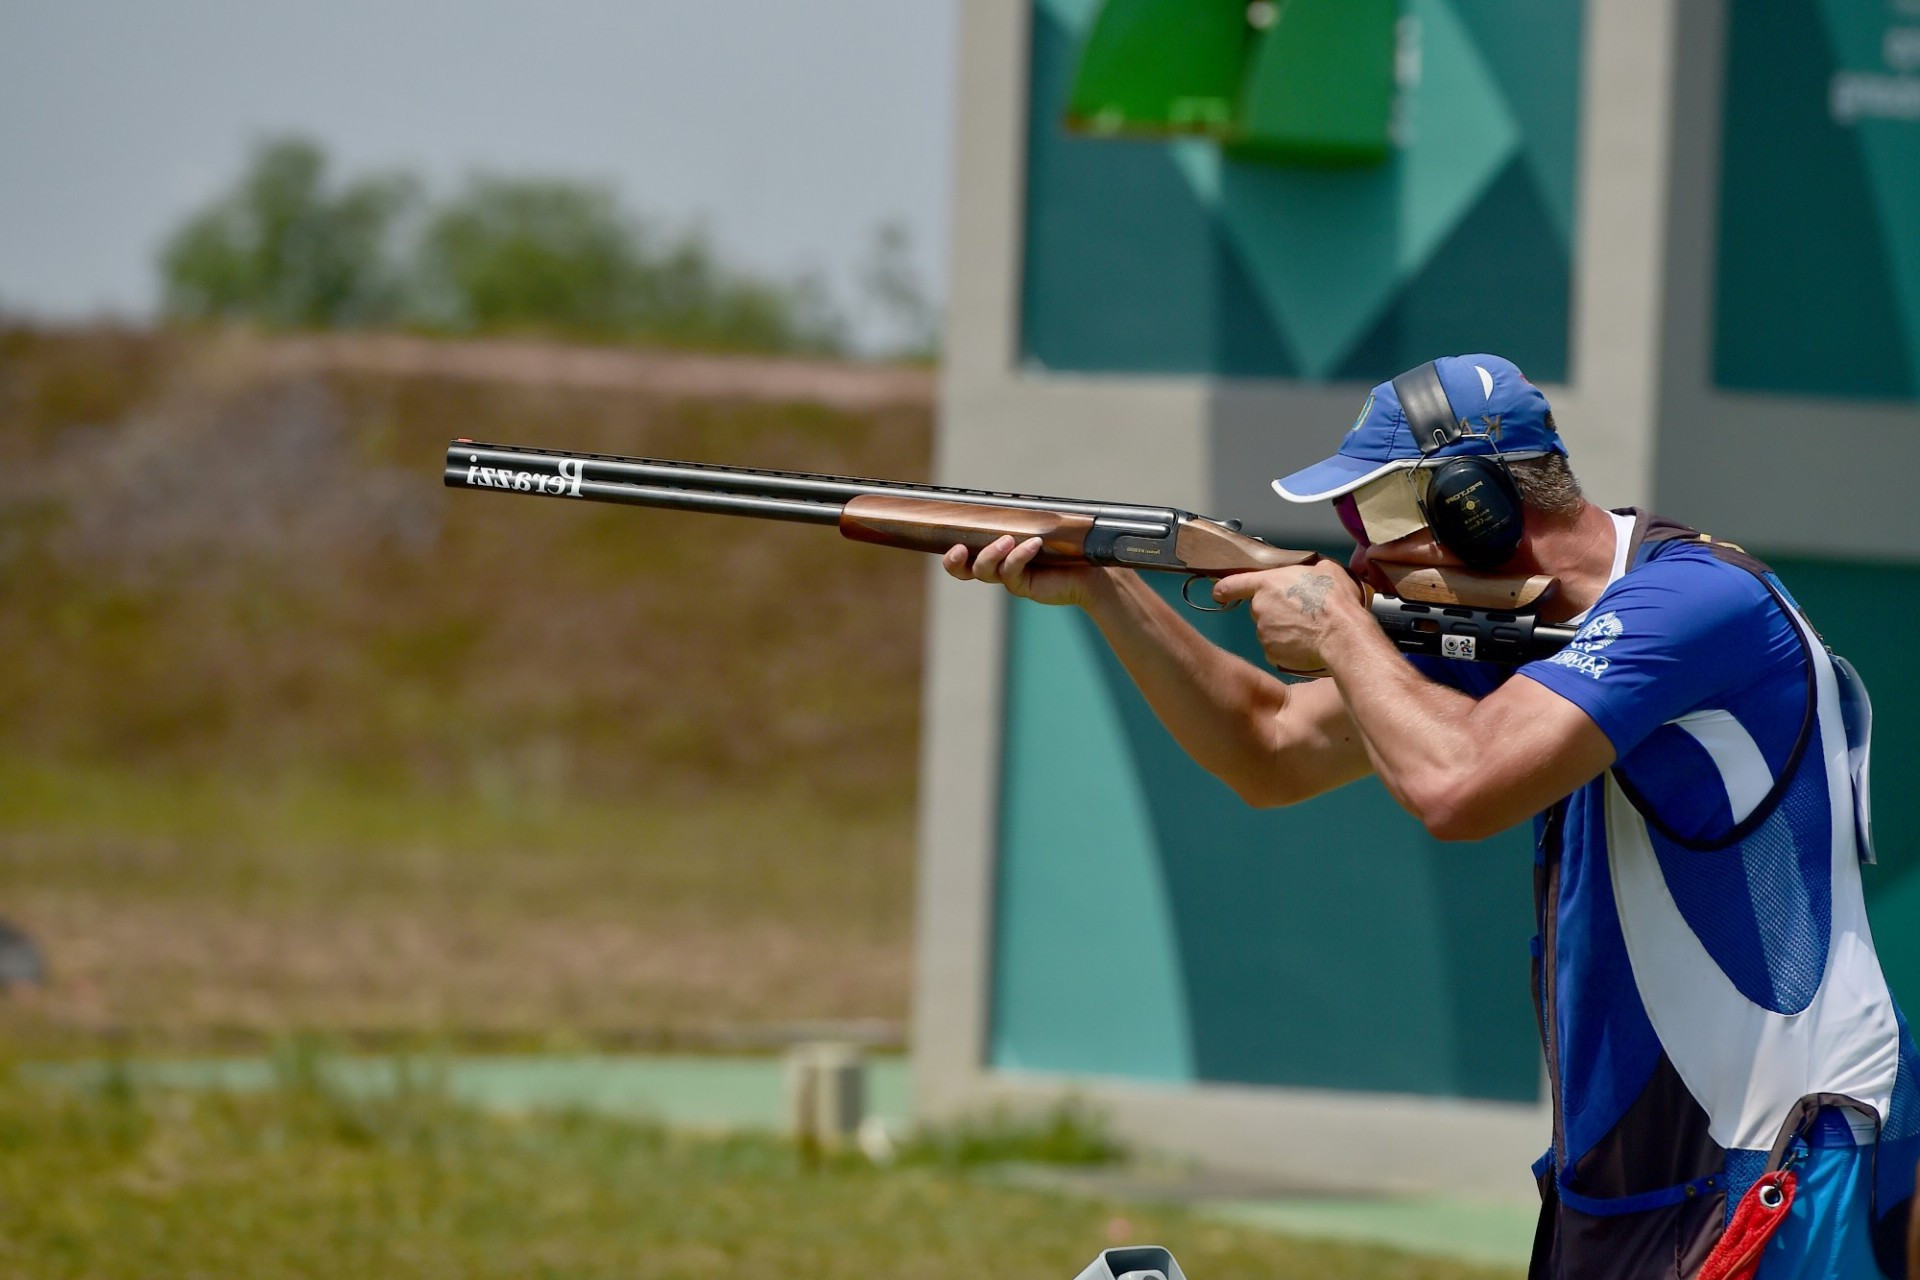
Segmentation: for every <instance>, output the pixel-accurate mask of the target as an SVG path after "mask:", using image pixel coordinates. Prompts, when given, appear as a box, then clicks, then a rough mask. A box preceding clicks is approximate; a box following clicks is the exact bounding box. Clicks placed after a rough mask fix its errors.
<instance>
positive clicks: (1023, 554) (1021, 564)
mask: <svg viewBox="0 0 1920 1280" xmlns="http://www.w3.org/2000/svg"><path fill="white" fill-rule="evenodd" d="M1041 545H1042V543H1041V541H1040V539H1038V538H1028V539H1027V540H1026V541H1025V542H1023V543H1021V544H1020V545H1019V546H1017V547H1015V548H1014V549H1013V550H1011V551H1009V552H1007V558H1006V559H1005V560H1003V561H1001V563H1000V577H1001V579H1002V580H1003V581H1004V580H1006V579H1008V578H1025V577H1026V576H1027V570H1028V569H1030V568H1032V567H1033V562H1034V561H1035V560H1036V559H1037V558H1039V555H1040V548H1041Z"/></svg>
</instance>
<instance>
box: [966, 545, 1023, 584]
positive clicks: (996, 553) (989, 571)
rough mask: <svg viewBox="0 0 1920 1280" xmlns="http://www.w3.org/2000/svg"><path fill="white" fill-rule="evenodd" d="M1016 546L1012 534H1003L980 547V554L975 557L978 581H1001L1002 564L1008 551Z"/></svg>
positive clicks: (975, 575)
mask: <svg viewBox="0 0 1920 1280" xmlns="http://www.w3.org/2000/svg"><path fill="white" fill-rule="evenodd" d="M1013 548H1014V541H1013V535H1012V534H1003V535H1001V536H1000V537H998V538H995V539H994V540H993V541H992V542H989V543H988V544H987V545H986V546H984V547H982V548H980V554H979V555H977V556H975V557H974V558H973V577H974V580H975V581H976V582H999V581H1000V580H1001V564H1002V563H1003V562H1004V561H1005V560H1006V558H1007V553H1008V552H1010V551H1012V550H1013Z"/></svg>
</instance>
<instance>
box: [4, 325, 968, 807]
mask: <svg viewBox="0 0 1920 1280" xmlns="http://www.w3.org/2000/svg"><path fill="white" fill-rule="evenodd" d="M930 403H931V385H930V378H929V375H928V374H926V373H925V372H922V371H917V370H900V369H891V368H875V369H867V368H861V367H858V366H845V365H841V366H835V365H819V364H806V363H802V362H795V361H775V360H761V359H738V360H735V359H729V358H724V357H713V356H698V355H671V354H659V353H628V352H622V351H618V350H613V349H591V348H589V349H579V348H567V347H559V346H548V345H542V344H537V343H532V342H485V343H473V344H449V343H437V342H429V341H424V340H416V339H410V338H404V337H400V338H359V339H332V338H329V339H286V340H280V341H263V340H250V339H242V338H231V337H230V338H225V339H191V338H185V337H179V336H155V335H137V334H114V333H95V334H68V335H41V334H31V333H19V332H16V333H13V334H10V335H7V336H6V337H4V338H0V581H4V582H6V583H7V590H8V596H9V607H8V609H7V610H6V611H5V617H4V618H3V619H0V669H4V670H7V671H10V672H11V673H13V677H14V678H12V679H9V680H8V681H7V682H6V688H7V692H6V693H4V694H0V714H4V715H5V717H6V720H7V723H8V725H9V729H10V732H9V739H10V741H9V744H8V745H9V747H10V748H11V749H13V750H22V749H24V750H28V751H33V752H42V753H46V752H50V753H54V754H58V755H70V754H77V755H80V756H84V757H107V758H111V759H114V760H116V761H120V762H125V763H137V764H140V765H142V766H153V767H165V766H181V765H193V766H196V767H198V766H218V767H222V768H232V769H238V770H259V769H263V768H264V769H272V768H280V767H287V766H295V765H297V766H299V767H301V768H317V769H322V770H328V769H335V768H338V769H345V770H349V771H351V772H353V773H355V774H364V773H366V772H368V771H390V772H392V773H393V774H395V775H396V776H404V777H406V778H408V779H409V780H412V781H416V782H420V783H427V784H432V785H436V786H459V785H462V784H463V782H464V781H466V780H470V779H471V778H472V777H473V776H474V775H475V773H476V771H482V772H485V771H493V772H498V771H499V770H500V769H502V768H506V769H509V770H511V769H513V768H515V767H518V766H516V765H515V764H514V762H515V761H518V760H521V759H522V758H523V757H524V758H525V759H529V760H531V759H537V760H538V761H540V762H541V763H540V764H539V765H538V766H537V767H538V769H540V770H544V771H546V772H547V773H548V774H558V775H560V778H559V779H558V780H563V781H564V783H565V785H566V786H568V787H570V788H585V789H587V790H589V791H591V792H595V793H599V794H612V793H618V794H630V793H631V791H632V789H633V787H634V786H635V785H636V783H637V781H638V780H640V779H643V778H648V779H654V780H665V781H669V782H672V783H674V784H684V785H694V784H725V785H731V784H732V783H734V782H737V781H739V780H741V779H742V778H744V777H749V776H751V777H752V778H753V779H754V780H755V782H756V785H769V784H770V785H780V784H782V783H793V784H796V785H800V786H804V787H807V788H815V787H819V788H824V789H826V790H827V791H829V792H832V793H834V794H844V795H845V796H846V797H847V798H849V799H853V798H855V797H857V796H858V795H860V794H861V793H864V792H875V793H886V794H890V795H895V796H897V795H898V794H899V790H900V788H901V787H903V786H905V785H908V781H909V770H908V765H909V763H910V761H911V758H912V755H913V735H914V726H913V717H914V708H915V698H916V689H917V681H918V664H919V659H920V646H919V634H920V625H921V618H920V614H921V594H922V588H921V576H920V575H921V573H922V572H923V569H924V565H923V563H922V562H921V561H920V560H919V559H918V558H917V557H913V556H906V555H901V554H900V553H897V552H892V553H890V552H886V551H880V550H875V549H873V548H868V547H863V546H857V545H854V544H849V543H845V542H843V541H841V540H839V539H837V538H835V537H834V536H833V535H832V534H831V533H830V532H827V531H824V530H820V529H814V528H797V527H790V526H785V525H781V524H775V523H768V522H760V521H741V520H728V519H723V518H710V517H704V516H690V515H680V514H673V513H667V512H653V511H636V510H632V509H628V508H618V507H600V506H586V505H584V504H583V505H580V506H572V505H568V506H561V505H560V504H555V503H545V502H535V501H525V500H510V499H507V498H504V497H497V496H492V495H483V494H471V493H459V492H450V491H447V490H445V489H443V488H442V487H441V485H440V483H439V472H440V469H441V457H442V454H443V451H444V449H445V447H446V443H447V441H448V440H449V439H450V438H452V437H455V436H468V437H472V438H476V439H483V440H499V441H505V442H513V443H526V444H536V445H551V446H554V447H559V448H574V449H585V450H595V451H604V452H617V453H631V454H645V455H649V456H657V457H679V458H688V459H695V460H702V461H713V462H722V463H728V464H735V465H745V466H760V467H776V468H783V469H792V470H802V471H828V472H835V473H838V474H853V475H863V474H866V475H882V476H891V477H898V478H903V479H917V478H923V477H924V475H925V473H926V469H927V466H928V456H929V437H930V419H931V408H930ZM556 780H557V779H556V778H554V777H548V778H546V779H544V781H545V782H548V783H551V782H554V781H556Z"/></svg>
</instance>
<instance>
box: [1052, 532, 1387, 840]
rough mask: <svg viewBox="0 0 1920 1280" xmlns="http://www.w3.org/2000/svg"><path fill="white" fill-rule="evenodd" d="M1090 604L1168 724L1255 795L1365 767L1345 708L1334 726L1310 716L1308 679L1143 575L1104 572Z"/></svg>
mask: <svg viewBox="0 0 1920 1280" xmlns="http://www.w3.org/2000/svg"><path fill="white" fill-rule="evenodd" d="M1085 607H1086V610H1087V612H1088V614H1089V615H1090V616H1091V617H1092V618H1093V620H1094V623H1095V625H1096V626H1098V627H1099V628H1100V632H1101V634H1102V635H1103V636H1104V637H1105V638H1106V641H1107V643H1108V645H1109V646H1111V648H1112V649H1113V651H1114V654H1115V656H1116V657H1118V658H1119V659H1120V663H1121V665H1122V666H1124V667H1125V668H1126V670H1127V674H1128V675H1129V676H1131V677H1132V678H1133V682H1134V684H1135V685H1136V686H1137V687H1138V688H1139V689H1140V692H1141V694H1142V695H1143V696H1144V697H1145V698H1146V700H1147V703H1148V705H1149V706H1151V707H1152V708H1153V711H1154V714H1155V715H1156V716H1158V717H1159V719H1160V722H1161V723H1162V724H1163V725H1165V726H1166V728H1167V730H1168V732H1170V733H1171V734H1173V736H1174V738H1175V740H1176V741H1178V742H1179V743H1180V745H1181V747H1182V748H1183V749H1185V751H1186V752H1187V754H1188V755H1190V756H1192V757H1193V759H1194V760H1195V761H1196V762H1197V763H1199V765H1200V766H1201V767H1202V768H1204V769H1206V770H1207V771H1208V772H1209V773H1212V774H1213V775H1215V776H1216V777H1218V778H1220V779H1221V780H1222V781H1224V782H1226V783H1227V784H1228V785H1229V786H1231V787H1232V788H1233V789H1234V790H1235V791H1236V792H1237V793H1239V794H1240V795H1241V796H1242V797H1243V798H1245V799H1246V800H1247V801H1248V802H1249V803H1253V804H1262V805H1267V804H1281V803H1290V802H1292V801H1294V800H1298V799H1304V798H1306V797H1307V796H1310V795H1315V794H1318V793H1319V792H1321V791H1325V790H1328V789H1330V788H1331V787H1335V786H1339V785H1341V784H1342V783H1345V782H1348V781H1351V780H1352V779H1353V778H1354V777H1357V776H1359V775H1360V774H1361V773H1364V771H1365V760H1364V757H1363V756H1362V755H1361V753H1360V751H1359V747H1358V743H1357V741H1356V740H1355V739H1354V738H1353V736H1352V733H1351V727H1350V726H1349V725H1347V724H1346V722H1345V716H1344V715H1339V716H1335V717H1331V719H1333V720H1335V721H1337V723H1336V724H1334V725H1332V726H1331V727H1329V726H1328V725H1327V724H1326V723H1325V722H1326V721H1327V720H1328V719H1329V718H1330V717H1327V716H1324V715H1309V714H1306V711H1307V709H1305V708H1302V707H1300V706H1298V705H1295V702H1296V699H1297V698H1299V696H1300V692H1301V690H1302V688H1303V686H1289V685H1287V684H1286V683H1285V682H1283V681H1282V680H1280V679H1279V678H1278V677H1277V676H1275V675H1273V674H1272V673H1271V672H1268V671H1263V670H1261V669H1260V668H1259V667H1256V666H1254V665H1253V664H1252V663H1249V662H1246V661H1243V660H1242V659H1240V658H1238V657H1235V656H1234V655H1233V654H1230V653H1228V652H1226V651H1225V650H1223V649H1221V648H1220V647H1219V646H1218V645H1215V644H1213V643H1212V642H1211V641H1209V640H1207V639H1206V637H1204V636H1202V635H1201V634H1200V633H1199V632H1197V631H1195V630H1194V628H1193V627H1192V625H1190V624H1189V623H1188V622H1187V621H1186V620H1185V619H1183V618H1181V617H1180V616H1179V614H1178V612H1177V611H1176V610H1174V609H1173V607H1172V606H1171V605H1169V604H1168V603H1167V602H1166V601H1165V600H1164V599H1162V598H1161V596H1160V595H1159V594H1158V593H1157V592H1155V591H1154V590H1153V589H1152V588H1151V587H1149V586H1147V585H1146V583H1145V582H1144V581H1143V580H1142V579H1141V578H1140V577H1139V575H1137V574H1134V573H1131V572H1126V571H1117V570H1116V571H1109V572H1108V573H1106V574H1103V575H1102V581H1101V583H1100V584H1099V585H1098V586H1097V587H1096V588H1095V589H1094V590H1093V591H1092V592H1091V593H1090V598H1089V599H1088V600H1087V602H1086V605H1085ZM1320 697H1321V698H1322V700H1324V699H1325V698H1326V695H1324V694H1322V695H1320Z"/></svg>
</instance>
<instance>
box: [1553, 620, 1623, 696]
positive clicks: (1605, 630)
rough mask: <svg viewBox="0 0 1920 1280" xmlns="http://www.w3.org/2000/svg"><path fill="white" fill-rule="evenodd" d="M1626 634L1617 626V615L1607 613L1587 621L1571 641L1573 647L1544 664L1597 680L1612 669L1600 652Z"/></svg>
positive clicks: (1618, 623)
mask: <svg viewBox="0 0 1920 1280" xmlns="http://www.w3.org/2000/svg"><path fill="white" fill-rule="evenodd" d="M1626 630H1627V629H1626V627H1625V626H1624V625H1622V624H1621V622H1620V615H1619V614H1617V613H1614V612H1612V611H1611V610H1609V611H1608V612H1606V613H1603V614H1601V615H1600V616H1599V617H1597V618H1589V619H1588V620H1587V623H1586V625H1585V626H1583V627H1581V628H1580V631H1579V634H1577V635H1575V636H1574V637H1573V643H1572V644H1569V645H1568V646H1567V647H1566V648H1564V649H1562V650H1561V651H1560V652H1558V653H1556V654H1554V655H1553V656H1552V657H1551V658H1548V659H1547V661H1548V662H1551V663H1554V664H1555V665H1556V666H1562V667H1569V668H1571V669H1573V670H1575V671H1578V672H1581V673H1582V674H1584V675H1589V676H1592V677H1593V678H1594V679H1595V680H1598V679H1599V678H1600V677H1601V676H1603V675H1605V674H1607V668H1608V667H1610V666H1612V665H1613V662H1612V660H1611V659H1609V658H1606V657H1603V656H1602V655H1601V653H1600V651H1601V650H1602V649H1604V648H1606V647H1607V646H1608V645H1610V644H1612V643H1613V642H1614V641H1615V640H1618V639H1619V638H1620V637H1621V636H1623V635H1625V634H1626Z"/></svg>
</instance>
